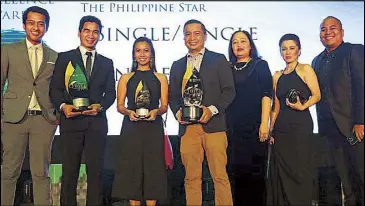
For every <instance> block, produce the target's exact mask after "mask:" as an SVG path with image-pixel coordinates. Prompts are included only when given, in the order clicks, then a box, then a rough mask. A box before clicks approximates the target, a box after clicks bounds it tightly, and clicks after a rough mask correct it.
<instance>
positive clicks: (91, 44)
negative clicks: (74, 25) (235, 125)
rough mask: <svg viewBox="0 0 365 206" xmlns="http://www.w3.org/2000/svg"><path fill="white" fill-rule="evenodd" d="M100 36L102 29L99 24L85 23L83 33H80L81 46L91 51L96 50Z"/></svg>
mask: <svg viewBox="0 0 365 206" xmlns="http://www.w3.org/2000/svg"><path fill="white" fill-rule="evenodd" d="M99 35H100V28H99V25H98V24H97V23H95V22H85V23H84V25H83V27H82V29H81V32H79V37H80V41H81V46H83V47H85V48H86V49H87V50H89V51H90V50H93V49H95V46H96V44H97V43H98V41H99Z"/></svg>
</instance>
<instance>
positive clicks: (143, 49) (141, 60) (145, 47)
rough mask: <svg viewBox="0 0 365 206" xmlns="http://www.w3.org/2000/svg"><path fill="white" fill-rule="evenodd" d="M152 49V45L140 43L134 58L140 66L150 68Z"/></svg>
mask: <svg viewBox="0 0 365 206" xmlns="http://www.w3.org/2000/svg"><path fill="white" fill-rule="evenodd" d="M151 56H152V53H151V48H150V45H149V44H148V43H147V42H145V41H142V42H138V43H136V46H135V48H134V58H135V59H136V61H137V63H138V66H137V67H140V66H149V64H150V61H151Z"/></svg>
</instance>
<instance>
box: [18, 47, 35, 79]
mask: <svg viewBox="0 0 365 206" xmlns="http://www.w3.org/2000/svg"><path fill="white" fill-rule="evenodd" d="M19 51H20V52H19V53H22V54H23V59H24V63H25V66H26V67H27V68H26V69H25V70H26V73H27V77H30V78H32V79H34V77H33V72H32V65H31V64H30V60H29V54H28V48H27V44H26V43H25V40H24V41H23V42H22V43H21V44H20V45H19Z"/></svg>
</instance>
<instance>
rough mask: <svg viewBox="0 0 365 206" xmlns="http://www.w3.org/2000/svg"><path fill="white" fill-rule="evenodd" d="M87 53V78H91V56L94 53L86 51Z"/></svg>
mask: <svg viewBox="0 0 365 206" xmlns="http://www.w3.org/2000/svg"><path fill="white" fill-rule="evenodd" d="M86 55H87V59H86V68H85V69H86V74H87V78H89V77H90V76H91V56H92V55H93V53H91V52H86Z"/></svg>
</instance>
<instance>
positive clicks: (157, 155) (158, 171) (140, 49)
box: [112, 37, 168, 206]
mask: <svg viewBox="0 0 365 206" xmlns="http://www.w3.org/2000/svg"><path fill="white" fill-rule="evenodd" d="M132 56H133V63H132V70H131V72H130V73H128V74H124V75H122V77H121V78H120V80H119V83H118V91H117V109H118V112H120V113H121V114H123V115H124V120H123V125H122V130H121V135H120V145H119V147H118V150H119V151H120V152H119V157H118V158H117V162H116V168H115V179H114V185H113V192H112V196H113V197H115V198H120V199H126V200H129V203H130V205H140V204H141V202H140V201H142V200H146V204H147V205H148V206H150V205H156V200H163V199H165V198H166V194H167V172H166V169H165V162H164V160H165V159H164V128H163V120H162V117H161V115H162V114H164V113H165V112H166V111H167V108H168V105H167V104H168V83H167V78H166V76H165V75H164V74H160V73H157V71H156V64H155V50H154V47H153V45H152V42H151V40H150V39H148V38H146V37H140V38H138V39H136V41H135V42H134V44H133V51H132ZM126 98H127V99H128V102H127V107H126V106H125V101H126Z"/></svg>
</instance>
